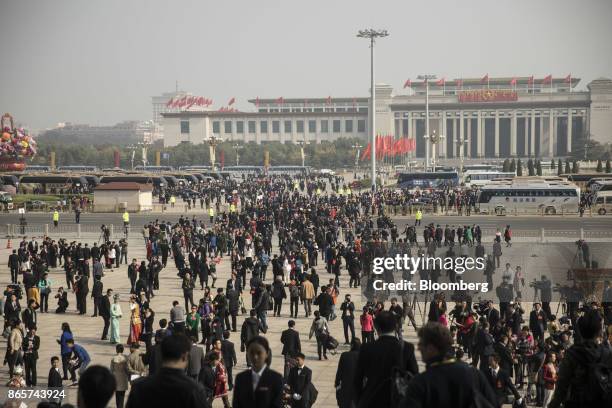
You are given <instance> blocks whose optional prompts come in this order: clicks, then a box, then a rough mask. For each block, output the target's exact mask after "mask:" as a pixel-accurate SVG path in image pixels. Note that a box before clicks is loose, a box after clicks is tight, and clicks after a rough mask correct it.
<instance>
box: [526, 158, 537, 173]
mask: <svg viewBox="0 0 612 408" xmlns="http://www.w3.org/2000/svg"><path fill="white" fill-rule="evenodd" d="M527 172H528V174H529V175H530V176H534V175H535V171H534V169H533V160H531V159H529V160H528V161H527Z"/></svg>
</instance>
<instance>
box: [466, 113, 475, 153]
mask: <svg viewBox="0 0 612 408" xmlns="http://www.w3.org/2000/svg"><path fill="white" fill-rule="evenodd" d="M466 146H467V152H468V154H467V157H470V158H472V117H471V115H469V116H468V119H467V144H466ZM476 146H478V140H476ZM476 156H478V154H476Z"/></svg>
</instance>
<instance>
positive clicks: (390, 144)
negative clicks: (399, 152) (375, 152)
mask: <svg viewBox="0 0 612 408" xmlns="http://www.w3.org/2000/svg"><path fill="white" fill-rule="evenodd" d="M385 138H386V141H387V145H386V146H385V148H386V153H387V156H393V154H394V150H393V136H391V135H387V136H386V137H385Z"/></svg>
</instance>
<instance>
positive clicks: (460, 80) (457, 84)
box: [455, 79, 463, 88]
mask: <svg viewBox="0 0 612 408" xmlns="http://www.w3.org/2000/svg"><path fill="white" fill-rule="evenodd" d="M455 86H460V87H461V88H463V79H458V80H456V81H455Z"/></svg>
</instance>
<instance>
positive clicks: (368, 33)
mask: <svg viewBox="0 0 612 408" xmlns="http://www.w3.org/2000/svg"><path fill="white" fill-rule="evenodd" d="M387 36H389V33H388V32H387V30H374V29H372V28H368V29H365V30H359V32H358V33H357V37H359V38H367V39H369V40H370V109H369V111H370V127H371V130H372V141H371V147H372V149H371V154H372V191H376V89H375V88H374V42H375V40H376V38H379V37H380V38H384V37H387Z"/></svg>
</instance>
